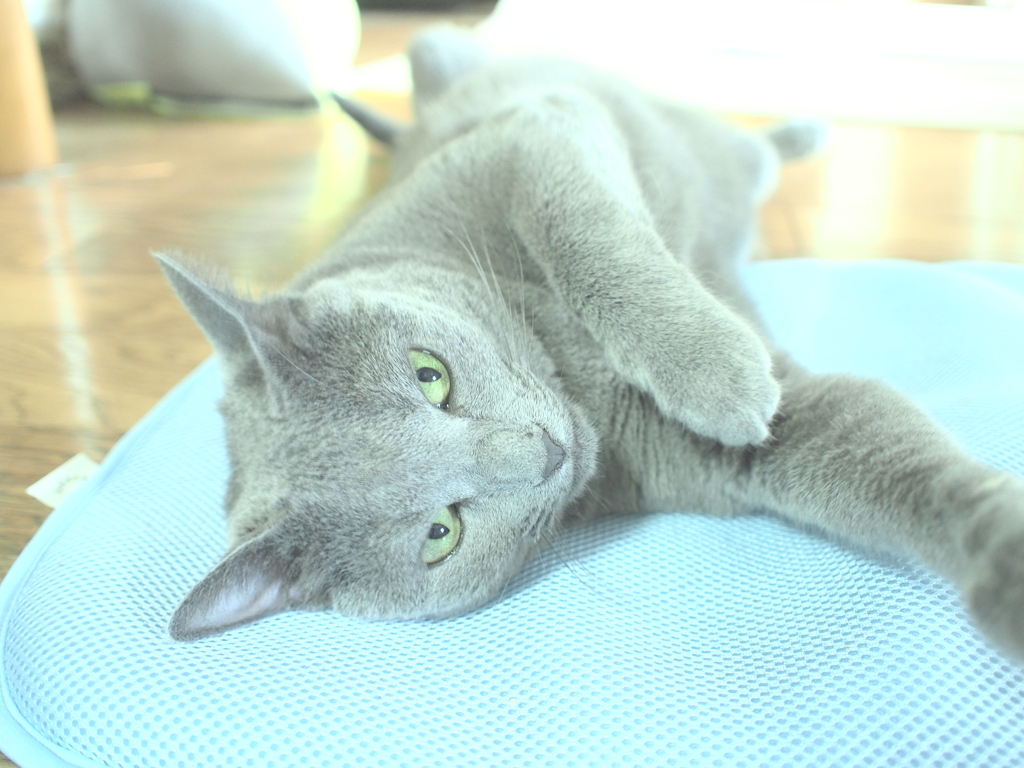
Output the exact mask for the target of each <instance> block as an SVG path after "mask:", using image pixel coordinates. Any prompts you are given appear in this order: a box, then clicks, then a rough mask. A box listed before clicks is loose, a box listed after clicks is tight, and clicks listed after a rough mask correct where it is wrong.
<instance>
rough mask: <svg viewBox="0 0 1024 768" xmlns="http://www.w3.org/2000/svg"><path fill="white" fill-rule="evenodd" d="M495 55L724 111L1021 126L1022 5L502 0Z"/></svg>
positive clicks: (486, 35) (493, 23) (492, 36)
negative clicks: (596, 70) (600, 75)
mask: <svg viewBox="0 0 1024 768" xmlns="http://www.w3.org/2000/svg"><path fill="white" fill-rule="evenodd" d="M479 33H480V36H481V38H482V40H483V41H484V43H485V44H486V45H487V46H488V47H489V48H490V49H491V50H493V51H494V52H495V53H499V54H510V55H511V54H523V53H548V54H557V55H562V56H569V57H572V58H576V59H581V60H583V61H587V62H589V63H591V64H593V65H595V66H598V67H600V68H602V69H605V70H608V71H613V72H617V73H619V74H622V75H625V76H626V77H628V78H630V79H631V80H633V81H634V82H636V83H638V84H639V85H641V86H642V87H644V88H645V89H647V90H648V91H651V92H654V93H657V94H659V95H662V96H665V97H667V98H670V99H673V100H676V101H682V102H686V103H690V104H694V105H697V106H702V107H705V108H709V109H713V110H716V111H719V112H733V113H747V114H767V115H800V114H803V115H816V116H820V117H826V118H832V119H844V120H860V121H870V122H884V123H896V124H908V125H935V126H946V127H963V128H1010V129H1022V128H1024V13H1021V7H1020V5H1019V4H1018V6H1017V7H1016V8H1013V9H1010V8H990V7H981V6H963V5H939V4H929V3H920V2H907V1H906V0H874V2H868V1H867V0H715V1H714V2H708V1H707V0H674V2H671V3H669V2H664V0H631V1H630V2H629V3H628V4H619V3H593V2H589V0H500V1H499V3H498V6H497V8H496V9H495V12H494V13H493V14H492V15H491V17H490V18H488V19H487V20H486V21H485V22H484V23H483V24H482V25H481V26H480V28H479Z"/></svg>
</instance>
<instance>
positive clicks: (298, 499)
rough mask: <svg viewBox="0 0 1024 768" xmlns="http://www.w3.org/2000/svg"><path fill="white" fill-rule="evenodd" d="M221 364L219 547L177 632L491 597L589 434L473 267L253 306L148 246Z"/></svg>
mask: <svg viewBox="0 0 1024 768" xmlns="http://www.w3.org/2000/svg"><path fill="white" fill-rule="evenodd" d="M160 258H161V263H162V265H163V267H164V271H165V272H166V274H167V276H168V278H169V279H170V281H171V283H172V285H173V286H174V288H175V290H176V291H177V293H178V295H179V296H180V297H181V299H182V301H183V302H184V303H185V305H186V306H187V307H188V309H189V310H190V311H191V312H192V314H193V316H194V317H195V318H196V320H197V321H198V322H199V324H200V326H201V327H202V328H203V330H204V331H205V332H206V334H207V336H208V337H209V338H210V340H211V342H212V343H213V345H214V348H215V349H216V351H217V353H218V356H219V357H220V360H221V362H222V367H223V370H224V373H225V386H226V394H225V397H224V400H223V402H222V405H221V410H222V412H223V414H224V418H225V422H226V426H227V437H228V447H229V453H230V458H231V467H232V469H231V479H230V484H229V490H228V494H227V500H226V506H227V512H228V529H229V530H228V535H229V551H228V554H227V555H226V556H225V557H224V558H223V560H222V561H221V562H220V563H219V564H217V565H216V566H215V567H214V568H213V569H212V570H211V571H210V573H208V574H207V575H206V576H205V577H204V578H203V579H202V580H201V581H200V582H199V583H198V584H197V585H196V586H195V587H194V588H193V590H192V591H191V592H190V593H189V594H188V596H187V597H186V598H185V599H184V601H183V602H182V604H181V605H180V606H179V608H178V610H177V611H176V613H175V614H174V617H173V619H172V622H171V627H170V631H171V634H172V635H173V636H174V637H176V638H178V639H193V638H197V637H202V636H205V635H209V634H215V633H217V632H220V631H223V630H225V629H228V628H230V627H233V626H237V625H240V624H244V623H248V622H250V621H253V620H256V619H258V618H261V617H263V616H267V615H269V614H272V613H277V612H279V611H283V610H289V609H303V608H312V609H317V608H331V609H335V610H338V611H340V612H342V613H345V614H349V615H353V616H360V617H367V618H439V617H445V616H450V615H454V614H459V613H464V612H466V611H468V610H471V609H472V608H474V607H477V606H479V605H481V604H483V603H485V602H487V601H488V600H490V599H491V598H493V597H495V596H496V595H497V594H498V593H500V592H501V590H502V589H503V587H504V586H505V585H506V584H507V582H508V580H509V578H510V577H511V576H512V575H513V574H515V573H516V572H517V571H518V570H519V569H520V567H521V566H522V564H523V562H524V561H525V560H526V559H527V558H529V557H530V555H531V554H532V553H533V552H534V551H536V549H537V548H538V547H540V546H542V545H543V544H544V542H545V539H546V537H548V536H550V535H551V534H552V533H553V532H554V531H555V529H557V527H558V525H559V520H560V515H561V512H562V511H563V510H564V509H565V507H566V505H567V504H568V503H569V502H570V501H571V500H572V499H573V498H574V497H575V496H576V495H578V494H579V493H580V492H581V490H582V488H583V486H584V485H585V483H586V481H587V480H588V479H589V477H590V475H591V474H592V472H593V469H594V463H595V460H596V452H597V438H596V433H595V431H594V429H593V427H592V426H591V425H590V424H589V423H588V421H587V419H586V417H585V415H584V414H583V412H582V410H581V409H579V407H578V406H575V405H574V404H573V403H572V402H571V401H570V400H568V399H567V398H565V397H564V396H563V395H562V394H561V392H560V388H559V385H558V380H557V377H556V375H555V371H554V367H553V365H552V363H551V361H550V359H549V358H548V357H547V355H546V354H545V353H544V351H543V349H542V348H541V347H540V345H539V343H538V342H537V341H536V339H534V338H533V337H532V335H531V334H529V333H528V332H527V331H526V329H525V327H524V326H523V324H521V323H517V322H516V321H515V317H514V315H513V314H511V313H510V312H509V311H508V310H507V309H506V308H504V307H505V305H503V304H502V305H501V307H497V306H496V305H495V300H494V299H495V297H494V296H493V293H491V292H489V291H488V290H487V289H485V287H484V286H483V284H482V283H481V281H479V280H477V279H475V278H474V276H472V275H467V274H461V273H457V272H447V271H440V270H438V269H436V268H431V267H425V266H423V265H416V264H408V263H399V264H394V265H392V266H390V267H382V268H380V269H375V270H362V271H354V272H350V273H347V274H346V275H345V276H344V277H334V278H328V279H324V280H321V281H319V282H317V283H315V284H314V285H313V286H312V287H311V288H309V289H308V290H306V291H303V292H302V293H288V292H284V293H279V294H274V295H271V296H269V297H268V298H265V299H262V300H259V301H255V300H252V299H247V298H243V297H241V296H239V295H237V294H236V293H235V292H234V291H232V290H231V289H230V288H229V287H228V286H227V285H226V284H225V283H224V282H223V281H210V280H208V279H204V278H202V277H200V276H199V275H198V274H197V272H196V270H195V269H194V268H192V267H189V266H187V265H185V264H184V263H182V262H181V261H180V260H176V259H170V258H167V257H160Z"/></svg>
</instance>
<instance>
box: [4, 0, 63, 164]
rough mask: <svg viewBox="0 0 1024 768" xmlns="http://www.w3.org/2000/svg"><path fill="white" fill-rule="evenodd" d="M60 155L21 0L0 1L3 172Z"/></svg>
mask: <svg viewBox="0 0 1024 768" xmlns="http://www.w3.org/2000/svg"><path fill="white" fill-rule="evenodd" d="M59 159H60V157H59V154H58V152H57V137H56V134H55V133H54V130H53V113H52V111H51V110H50V97H49V94H48V93H47V91H46V78H45V77H44V76H43V63H42V60H41V59H40V56H39V46H38V45H37V44H36V40H35V36H34V35H33V34H32V30H31V28H30V27H29V25H28V19H26V18H25V9H24V7H23V6H22V0H0V176H6V175H11V174H17V173H25V172H26V171H30V170H32V169H33V168H42V167H45V166H48V165H54V164H55V163H57V162H58V161H59Z"/></svg>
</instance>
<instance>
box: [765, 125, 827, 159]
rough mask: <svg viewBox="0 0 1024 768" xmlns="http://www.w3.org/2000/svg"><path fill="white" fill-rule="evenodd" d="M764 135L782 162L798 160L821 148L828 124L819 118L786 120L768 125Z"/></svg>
mask: <svg viewBox="0 0 1024 768" xmlns="http://www.w3.org/2000/svg"><path fill="white" fill-rule="evenodd" d="M765 136H766V137H767V139H768V141H770V142H771V143H772V145H773V146H774V147H775V151H776V152H778V153H779V157H780V158H781V159H782V160H783V162H786V161H789V160H799V159H800V158H802V157H807V156H808V155H812V154H814V153H815V152H817V151H818V150H819V149H821V148H822V147H823V146H824V145H825V142H826V141H827V140H828V124H827V123H824V122H822V121H821V120H812V119H805V120H786V121H784V122H780V123H775V124H774V125H770V126H769V127H768V128H767V130H765Z"/></svg>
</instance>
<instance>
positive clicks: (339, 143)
mask: <svg viewBox="0 0 1024 768" xmlns="http://www.w3.org/2000/svg"><path fill="white" fill-rule="evenodd" d="M437 18H438V16H436V15H430V14H388V13H375V14H366V15H365V16H364V35H363V47H362V50H361V52H360V61H368V60H372V59H374V58H379V57H382V56H386V55H390V54H391V53H394V52H397V51H399V50H401V49H402V48H403V46H404V44H405V41H406V40H407V38H408V36H409V35H410V34H411V33H412V32H413V31H414V30H415V29H417V28H418V27H420V26H422V25H424V24H426V23H429V22H433V21H436V20H437ZM474 18H478V16H474V15H473V13H468V14H467V15H463V16H461V17H459V19H458V20H460V21H463V22H466V21H472V20H474ZM364 96H365V97H366V98H368V99H369V100H373V96H372V95H364ZM377 104H378V106H380V107H381V108H384V109H387V110H390V111H392V112H393V113H394V114H396V115H398V116H403V117H408V114H409V105H408V103H407V100H398V101H396V100H395V99H393V98H392V99H387V100H378V102H377ZM742 121H743V122H746V123H748V124H751V125H755V124H758V123H760V122H763V121H762V120H759V119H758V118H756V117H747V118H743V119H742ZM57 133H58V140H59V143H60V152H61V156H62V158H63V160H64V162H63V164H61V165H59V166H57V167H56V168H54V169H52V170H50V171H44V172H34V173H32V174H29V175H26V176H19V177H8V178H6V179H0V575H2V574H5V573H6V572H7V570H8V568H9V567H10V565H11V564H12V563H13V561H14V559H15V558H16V557H17V555H18V553H19V552H20V551H21V549H22V548H23V547H24V546H25V544H26V543H27V542H28V540H29V538H30V537H31V536H32V535H33V534H34V533H35V531H36V530H37V529H38V527H39V525H40V524H41V523H42V522H43V520H44V519H45V518H46V516H47V514H48V513H49V510H48V509H47V508H46V507H45V506H43V505H42V504H41V503H39V502H37V501H36V500H35V499H33V498H31V497H29V496H27V495H26V494H25V488H26V487H27V486H28V485H30V484H31V483H32V482H34V481H35V480H37V479H38V478H40V477H41V476H43V475H44V474H46V473H47V472H49V471H50V470H51V469H53V468H54V467H56V466H57V465H58V464H60V463H62V462H63V461H65V460H67V459H68V458H70V457H71V456H73V455H74V454H76V453H78V452H85V453H87V454H88V455H90V456H91V457H92V458H94V459H96V460H102V458H103V457H104V455H105V454H106V453H107V451H108V450H109V449H110V448H111V446H112V445H113V444H114V443H115V441H116V440H117V439H118V438H119V437H120V436H121V435H123V434H124V432H125V431H126V430H127V429H128V428H129V427H131V425H132V424H134V423H135V422H136V421H137V420H138V419H139V418H140V417H141V416H142V415H143V414H144V413H146V411H147V410H148V409H150V408H151V407H152V406H153V405H154V404H155V403H156V402H157V400H159V398H160V397H161V396H163V395H164V394H165V393H166V392H167V391H168V390H169V389H170V388H171V387H172V386H173V385H174V384H175V383H177V382H178V381H179V380H180V379H181V378H182V377H183V376H185V375H186V374H187V373H188V372H189V371H191V370H192V369H193V368H194V367H195V366H196V365H197V364H199V362H201V361H202V360H203V359H204V358H205V357H206V356H207V355H209V354H210V347H209V345H208V343H207V342H206V340H205V339H204V337H203V335H202V334H201V333H200V331H199V330H198V328H197V327H196V326H195V324H194V323H193V322H192V320H191V319H190V318H189V317H188V315H187V314H186V312H185V311H184V309H182V307H181V306H180V305H179V304H178V302H177V300H176V299H175V298H174V296H173V295H172V293H171V291H170V288H169V287H168V286H167V284H166V283H165V281H164V280H163V278H162V276H161V275H160V273H159V271H158V269H157V267H156V264H155V262H154V261H153V259H152V257H151V256H150V251H151V250H152V249H159V248H165V247H174V248H177V249H180V250H184V251H187V252H191V253H194V254H196V255H197V256H199V257H201V258H203V259H205V260H209V261H210V262H212V263H215V264H217V265H219V266H221V267H223V268H224V269H225V270H227V271H229V272H230V273H231V275H232V276H233V277H234V278H236V279H238V280H242V281H246V280H247V281H252V282H254V283H256V284H257V285H264V284H265V285H270V286H273V285H277V284H280V283H281V282H282V281H284V280H286V279H287V278H288V276H289V275H291V274H292V273H294V272H295V271H296V270H297V269H298V268H299V267H301V266H302V265H304V264H306V263H308V262H309V261H310V260H312V259H314V258H316V256H317V255H318V253H320V252H321V250H322V249H323V248H324V246H325V245H326V244H327V243H328V242H329V241H330V240H331V238H332V237H334V235H335V234H336V232H337V231H338V230H339V229H340V228H341V227H342V226H343V224H344V222H345V220H346V219H347V218H348V217H349V216H350V215H351V213H352V212H353V211H354V210H356V208H358V206H359V205H360V203H361V202H363V201H364V200H365V199H366V198H367V197H368V196H369V195H371V194H373V192H374V191H375V190H377V189H379V187H380V186H381V184H382V183H383V181H384V179H385V177H386V173H387V160H386V155H385V153H384V151H383V149H382V148H381V147H379V146H378V145H376V144H375V143H373V142H370V141H367V140H366V139H365V138H364V137H363V136H362V134H361V133H360V132H359V131H358V130H357V129H356V128H355V127H354V126H352V125H351V124H350V123H349V121H348V120H347V119H346V118H344V117H342V116H341V115H338V114H334V113H331V114H323V115H320V114H300V115H296V116H293V117H285V118H274V119H263V120H255V119H245V120H240V119H239V120H198V119H195V120H193V119H179V120H168V119H163V118H160V117H156V116H152V115H149V114H145V113H134V112H117V111H110V110H105V109H102V108H100V107H97V106H93V105H87V104H85V105H79V106H76V107H74V108H72V109H69V110H66V111H63V112H60V113H58V115H57ZM763 229H764V237H763V243H762V245H761V246H760V248H759V252H758V255H759V257H761V258H774V257H805V256H816V257H822V258H842V259H850V258H910V259H923V260H927V261H940V260H946V259H975V258H978V259H994V260H1004V261H1016V262H1024V135H1021V134H1008V133H1007V134H1001V133H990V132H972V131H945V130H936V129H911V128H897V127H890V126H873V125H837V126H835V129H834V131H833V134H832V138H831V143H830V145H829V148H828V150H827V152H825V153H824V154H822V155H821V156H820V157H818V158H816V159H814V160H813V161H811V162H805V163H801V164H798V165H793V166H791V167H788V168H786V169H785V171H784V173H783V176H782V183H781V186H780V188H779V191H778V193H777V194H776V195H775V196H774V197H773V198H772V199H771V200H770V201H769V202H768V204H767V205H766V206H765V208H764V214H763ZM0 764H10V763H4V761H3V760H2V759H0Z"/></svg>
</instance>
